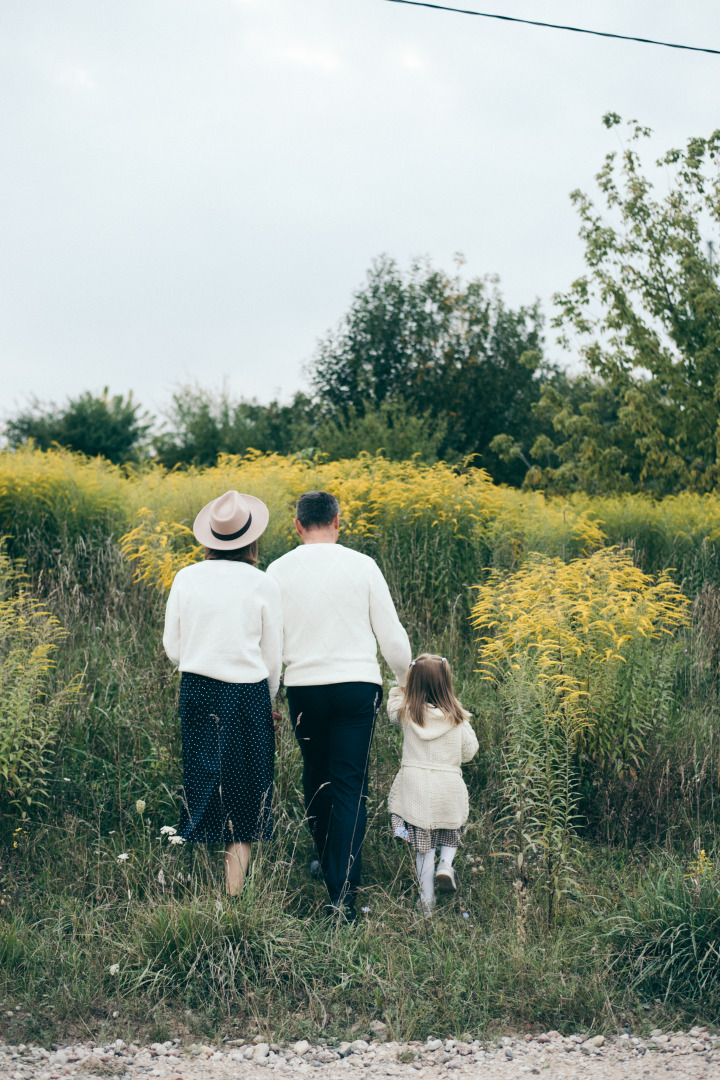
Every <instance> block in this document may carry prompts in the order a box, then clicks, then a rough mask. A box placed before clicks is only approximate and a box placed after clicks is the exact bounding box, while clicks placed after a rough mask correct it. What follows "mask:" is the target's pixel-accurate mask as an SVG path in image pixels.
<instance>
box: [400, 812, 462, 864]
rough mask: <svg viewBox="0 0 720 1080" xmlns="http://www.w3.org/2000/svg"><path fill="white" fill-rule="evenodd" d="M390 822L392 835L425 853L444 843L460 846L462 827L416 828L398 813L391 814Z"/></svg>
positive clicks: (447, 845)
mask: <svg viewBox="0 0 720 1080" xmlns="http://www.w3.org/2000/svg"><path fill="white" fill-rule="evenodd" d="M390 822H391V824H392V829H393V833H394V835H395V836H396V837H397V839H399V840H407V842H408V844H409V845H410V847H411V848H413V850H415V851H417V852H419V853H420V854H421V855H426V854H427V853H428V851H432V849H433V848H436V847H440V846H441V845H442V844H444V845H445V846H446V847H460V844H461V843H462V835H463V833H464V831H465V830H464V829H418V828H417V826H416V825H411V824H410V822H409V821H405V820H404V819H403V818H401V817H400V815H399V814H391V815H390Z"/></svg>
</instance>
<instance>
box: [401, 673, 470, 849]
mask: <svg viewBox="0 0 720 1080" xmlns="http://www.w3.org/2000/svg"><path fill="white" fill-rule="evenodd" d="M403 699H404V692H403V690H402V688H401V687H399V686H395V687H393V689H392V690H391V691H390V693H389V695H388V704H387V711H388V716H389V717H390V722H391V723H392V724H395V725H396V726H397V727H399V728H400V729H401V731H402V733H403V752H402V761H401V764H400V772H399V773H398V774H397V776H396V777H395V780H394V781H393V785H392V788H391V789H390V794H389V796H388V810H389V811H390V813H391V814H398V815H399V816H400V817H401V818H403V819H404V820H405V821H407V823H408V824H409V825H415V826H416V827H417V828H419V829H459V828H460V827H461V826H462V825H464V824H465V822H466V821H467V819H468V816H469V812H470V807H469V800H468V792H467V788H466V787H465V781H464V780H463V778H462V771H461V769H460V766H461V765H462V764H463V763H464V762H466V761H470V760H471V758H473V757H474V756H475V754H476V753H477V750H478V741H477V736H476V735H475V732H474V731H473V729H472V727H471V725H470V723H469V722H468V721H467V720H465V721H464V722H463V723H462V724H455V723H453V721H452V720H449V719H448V718H447V717H446V716H445V714H444V713H443V712H442V711H441V710H440V709H436V708H435V707H434V706H430V705H426V706H425V724H424V726H423V727H418V725H417V724H415V723H414V722H413V721H412V720H409V721H402V720H401V719H400V710H401V708H402V704H403Z"/></svg>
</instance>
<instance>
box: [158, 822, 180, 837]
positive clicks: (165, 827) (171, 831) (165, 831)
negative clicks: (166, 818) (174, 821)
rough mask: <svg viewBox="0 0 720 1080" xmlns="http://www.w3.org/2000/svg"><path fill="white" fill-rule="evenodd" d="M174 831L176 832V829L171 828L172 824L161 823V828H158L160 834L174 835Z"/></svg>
mask: <svg viewBox="0 0 720 1080" xmlns="http://www.w3.org/2000/svg"><path fill="white" fill-rule="evenodd" d="M176 832H177V829H173V827H172V825H163V827H162V829H161V830H160V835H161V836H174V835H175V833H176Z"/></svg>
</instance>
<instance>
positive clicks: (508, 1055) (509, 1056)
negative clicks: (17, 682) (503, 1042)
mask: <svg viewBox="0 0 720 1080" xmlns="http://www.w3.org/2000/svg"><path fill="white" fill-rule="evenodd" d="M505 1057H506V1058H507V1059H508V1060H509V1061H512V1059H513V1058H514V1057H515V1055H514V1054H513V1052H512V1050H511V1049H510V1047H509V1046H506V1047H505Z"/></svg>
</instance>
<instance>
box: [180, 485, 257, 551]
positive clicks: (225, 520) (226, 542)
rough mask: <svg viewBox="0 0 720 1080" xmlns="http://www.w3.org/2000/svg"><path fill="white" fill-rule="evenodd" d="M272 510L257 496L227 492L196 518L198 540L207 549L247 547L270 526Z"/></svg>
mask: <svg viewBox="0 0 720 1080" xmlns="http://www.w3.org/2000/svg"><path fill="white" fill-rule="evenodd" d="M269 517H270V511H269V510H268V508H267V506H266V505H265V503H264V502H262V501H261V500H260V499H256V498H255V496H254V495H241V494H240V492H239V491H226V492H225V494H224V495H221V496H220V498H219V499H213V501H212V502H209V503H208V504H207V506H203V508H202V510H201V511H200V513H199V514H198V516H197V517H196V518H195V524H194V525H193V532H194V533H195V539H196V540H199V541H200V543H201V544H203V545H204V546H205V547H208V548H215V549H216V550H221V551H222V550H224V551H234V550H235V549H236V548H241V547H247V545H248V544H252V542H253V540H257V538H258V537H259V536H262V534H263V533H264V532H265V529H266V528H267V523H268V519H269Z"/></svg>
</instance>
